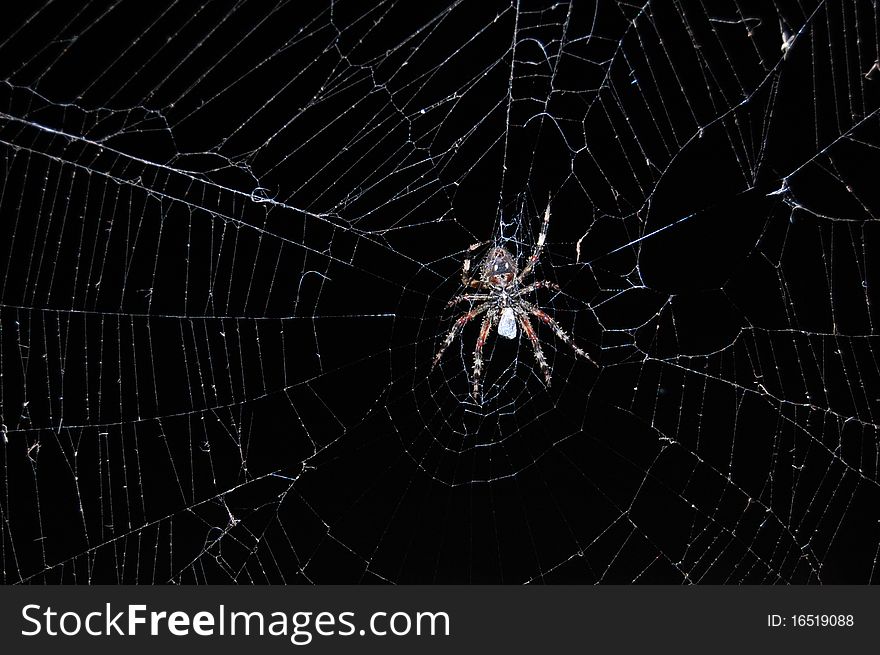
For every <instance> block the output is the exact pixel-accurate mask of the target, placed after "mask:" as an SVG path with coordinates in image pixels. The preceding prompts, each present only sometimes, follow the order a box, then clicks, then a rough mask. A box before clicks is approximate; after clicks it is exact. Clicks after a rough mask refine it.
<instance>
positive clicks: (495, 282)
mask: <svg viewBox="0 0 880 655" xmlns="http://www.w3.org/2000/svg"><path fill="white" fill-rule="evenodd" d="M549 225H550V205H549V204H548V205H547V209H546V211H545V212H544V222H543V224H542V225H541V232H540V234H539V235H538V241H537V242H536V243H535V249H534V251H533V252H532V254H531V256H530V257H529V258H528V260H527V262H526V265H525V266H524V267H523V269H522V271H520V270H519V266H518V264H517V261H516V258H515V257H514V256H513V255H512V254H511V253H510V252H509V251H508V250H507V249H506V248H504V247H502V246H495V247H494V248H492V249H491V250H490V251H489V252H488V253H486V255H485V257H484V258H483V260H482V262H481V263H480V265H479V267H478V275H477V277H470V267H471V256H470V255H471V253H473V252H474V251H475V250H477V249H478V248H479V247H480V246H482V245H483V244H482V243H475V244H473V245H472V246H471V247H470V248H468V256H467V257H466V258H465V260H464V264H463V265H462V267H461V281H462V284H463V285H464V286H465V287H467V288H469V289H476V290H478V291H481V292H482V293H463V294H460V295H458V296H456V297H455V298H453V299H452V300H450V301H449V304H448V306H452V305H455V304H457V303H460V302H469V303H471V309H470V310H469V311H467V312H465V313H464V314H462V315H461V316H459V317H458V319H456V321H455V323H454V324H453V326H452V329H450V330H449V332H448V333H447V334H446V338H445V339H444V340H443V344H442V345H441V346H440V349H439V350H438V351H437V354H436V355H435V356H434V365H435V366H436V364H437V362H439V361H440V358H441V357H442V356H443V352H444V351H445V350H446V348H447V347H449V344H451V343H452V342H453V341H454V340H455V337H456V336H457V335H458V333H459V332H461V330H462V328H464V326H465V325H467V324H468V323H469V322H470V321H471V320H472V319H474V318H476V317H478V316H482V315H483V314H485V316H484V318H483V323H482V326H481V327H480V335H479V336H478V337H477V346H476V349H475V350H474V387H473V395H474V398H478V397H479V394H480V376H481V374H482V371H483V346H484V345H485V343H486V339H488V337H489V333H490V332H491V331H492V328H493V327H495V326H497V329H498V334H499V335H500V336H502V337H505V338H507V339H515V338H516V337H517V335H518V333H519V330H518V329H517V324H519V327H521V328H522V331H523V333H524V334H525V335H526V336H527V337H528V338H529V342H530V343H531V346H532V350H534V352H535V359H536V360H537V361H538V365H539V366H540V367H541V371H542V372H543V374H544V380H545V382H546V384H547V385H548V386H549V384H550V367H549V366H548V365H547V361H546V360H545V359H544V351H543V350H542V348H541V342H540V341H539V340H538V335H537V333H536V332H535V328H534V327H533V326H532V322H531V317H535V318H537V319H539V320H540V321H541V322H542V323H546V324H547V325H549V326H550V327H551V328H552V329H553V332H554V333H555V334H556V336H557V337H559V339H560V340H562V341H563V342H565V343H567V344H568V345H569V346H571V348H572V349H573V350H574V351H575V353H577V354H578V355H580V356H581V357H583V358H584V359H587V360H588V361H590V362H592V363H594V364H595V362H593V360H592V359H591V358H590V356H589V355H587V353H585V352H584V351H583V350H581V349H580V348H578V347H577V346H576V345H575V344H574V342H573V341H572V339H571V337H570V336H569V335H568V334H567V333H566V332H565V331H564V330H563V329H562V328H561V327H559V325H558V324H557V323H556V321H554V320H553V318H552V317H550V316H549V315H548V314H547V313H546V312H544V311H542V310H541V309H539V308H538V307H537V306H536V305H534V304H532V303H531V302H529V301H528V300H526V296H528V295H529V294H532V293H534V292H535V291H537V290H538V289H541V288H545V289H557V290H558V289H559V286H558V285H556V284H554V283H553V282H548V281H547V280H538V281H536V282H532V283H531V284H525V285H524V284H523V282H524V280H525V279H526V278H527V277H528V276H529V275H531V273H532V271H533V270H534V267H535V263H536V262H537V261H538V258H539V257H540V256H541V251H542V250H543V248H544V241H545V239H546V238H547V228H548V227H549Z"/></svg>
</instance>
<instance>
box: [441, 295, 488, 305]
mask: <svg viewBox="0 0 880 655" xmlns="http://www.w3.org/2000/svg"><path fill="white" fill-rule="evenodd" d="M489 298H491V296H490V295H489V294H488V293H463V294H461V295H460V296H456V297H455V298H453V299H452V300H450V301H449V302H448V303H446V306H447V307H452V306H453V305H456V304H458V303H460V302H465V301H467V302H473V301H474V300H488V299H489Z"/></svg>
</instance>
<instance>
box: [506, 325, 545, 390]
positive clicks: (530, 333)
mask: <svg viewBox="0 0 880 655" xmlns="http://www.w3.org/2000/svg"><path fill="white" fill-rule="evenodd" d="M513 311H515V312H516V316H517V318H518V319H519V324H520V325H522V330H523V332H525V334H526V336H527V337H528V338H529V341H530V342H531V343H532V351H533V352H534V353H535V359H537V360H538V366H540V367H541V372H542V373H543V374H544V383H545V384H546V385H547V386H548V387H549V386H550V367H549V366H547V360H546V359H544V351H543V350H542V349H541V342H540V341H539V340H538V335H537V334H536V333H535V328H533V327H532V322H531V321H530V320H529V317H528V315H527V314H526V313H525V312H524V311H523V310H522V309H514V310H513Z"/></svg>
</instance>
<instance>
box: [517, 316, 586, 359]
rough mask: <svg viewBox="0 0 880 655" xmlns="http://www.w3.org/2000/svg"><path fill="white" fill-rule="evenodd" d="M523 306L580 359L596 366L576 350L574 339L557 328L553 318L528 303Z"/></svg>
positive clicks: (580, 351)
mask: <svg viewBox="0 0 880 655" xmlns="http://www.w3.org/2000/svg"><path fill="white" fill-rule="evenodd" d="M523 306H524V307H526V308H527V309H528V312H529V313H530V314H531V315H532V316H535V317H536V318H538V319H540V320H541V321H542V322H543V323H546V324H547V325H549V326H550V327H551V328H552V329H553V332H554V333H555V334H556V336H557V337H559V340H560V341H563V342H565V343H566V344H568V345H569V346H570V347H571V349H572V350H574V351H575V352H576V353H577V354H578V355H580V356H581V357H583V358H584V359H586V360H587V361H588V362H590V363H591V364H592V365H593V366H598V364H597V363H596V362H594V361H593V358H592V357H590V356H589V355H588V354H587V353H585V352H584V351H583V350H581V349H580V348H578V346H577V345H576V344H575V342H574V339H572V338H571V336H570V335H569V334H568V333H567V332H566V331H565V330H563V329H562V328H561V327H559V323H557V322H556V321H554V320H553V318H552V317H551V316H550V315H549V314H547V313H546V312H544V311H542V310H540V309H538V308H537V307H535V306H534V305H531V304H529V303H525V302H523Z"/></svg>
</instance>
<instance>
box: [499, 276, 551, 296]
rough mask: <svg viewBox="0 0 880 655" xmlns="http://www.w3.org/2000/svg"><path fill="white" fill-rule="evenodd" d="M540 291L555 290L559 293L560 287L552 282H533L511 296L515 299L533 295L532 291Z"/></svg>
mask: <svg viewBox="0 0 880 655" xmlns="http://www.w3.org/2000/svg"><path fill="white" fill-rule="evenodd" d="M538 289H553V290H554V291H559V285H558V284H556V283H555V282H551V281H550V280H539V281H537V282H532V283H531V284H530V285H528V286H525V287H523V288H522V289H519V290H518V291H514V292H513V293H512V294H510V295H511V296H513V297H514V298H518V297H519V296H523V295H525V294H527V293H531V292H532V291H537V290H538Z"/></svg>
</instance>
